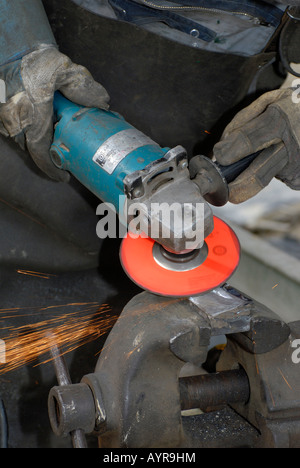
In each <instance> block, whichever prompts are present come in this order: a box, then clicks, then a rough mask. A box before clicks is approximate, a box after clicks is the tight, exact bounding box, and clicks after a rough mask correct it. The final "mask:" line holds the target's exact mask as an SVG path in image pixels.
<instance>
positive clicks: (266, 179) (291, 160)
mask: <svg viewBox="0 0 300 468" xmlns="http://www.w3.org/2000/svg"><path fill="white" fill-rule="evenodd" d="M294 97H295V90H293V89H290V88H289V89H280V90H276V91H271V92H269V93H266V94H264V95H263V96H261V97H260V98H259V99H258V100H256V101H255V102H254V103H253V104H251V105H250V106H249V107H247V108H245V109H244V110H242V111H241V112H240V113H238V114H237V115H236V117H235V118H234V119H233V121H232V122H231V123H230V124H229V125H228V126H227V128H226V129H225V131H224V134H223V136H222V139H221V141H220V142H219V143H217V144H216V145H215V147H214V156H215V158H216V160H217V162H219V163H220V164H222V165H224V166H227V165H229V164H232V163H234V162H236V161H239V160H241V159H243V158H244V157H246V156H248V155H250V154H253V153H256V152H257V151H260V150H264V151H262V153H261V154H260V155H259V156H258V157H257V158H256V160H255V161H254V162H253V163H252V164H251V165H250V166H249V167H248V168H247V169H246V170H245V171H244V172H243V173H242V174H241V175H240V176H239V177H238V178H237V179H236V180H235V181H234V182H232V183H231V184H229V201H231V202H232V203H236V204H237V203H242V202H244V201H246V200H248V199H249V198H251V197H253V196H254V195H256V194H257V193H258V192H260V191H261V190H262V189H263V188H264V187H266V186H267V185H268V184H269V183H270V182H271V180H272V179H273V177H277V178H278V179H280V180H281V181H283V182H285V183H286V184H287V185H288V186H289V187H291V188H292V189H295V190H300V104H297V102H296V100H295V99H294Z"/></svg>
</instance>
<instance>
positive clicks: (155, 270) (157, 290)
mask: <svg viewBox="0 0 300 468" xmlns="http://www.w3.org/2000/svg"><path fill="white" fill-rule="evenodd" d="M205 242H206V245H207V248H208V254H207V256H206V259H205V260H204V261H203V263H202V264H200V265H199V266H197V267H196V268H192V269H190V270H189V271H171V270H169V269H167V268H165V267H164V266H162V265H160V264H159V263H158V262H157V260H156V259H155V258H154V255H153V248H154V245H155V244H156V243H155V241H154V240H152V239H150V238H143V237H137V238H133V237H131V236H130V235H127V237H126V238H125V239H124V240H123V242H122V245H121V251H120V258H121V263H122V265H123V268H124V270H125V272H126V273H127V275H128V276H129V278H131V280H132V281H133V282H134V283H136V284H137V285H138V286H139V287H141V288H142V289H145V290H147V291H150V292H152V293H154V294H158V295H161V296H168V297H182V296H195V295H198V294H202V293H205V292H208V291H211V290H213V289H215V288H217V287H218V286H221V285H222V284H224V283H225V282H226V281H227V280H228V279H229V278H230V276H231V275H232V274H233V273H234V272H235V270H236V268H237V267H238V264H239V260H240V244H239V241H238V238H237V237H236V235H235V233H234V232H233V230H232V229H231V228H230V227H229V226H228V225H227V224H226V223H224V221H222V220H220V219H219V218H216V217H214V230H213V232H212V233H211V234H210V235H209V236H208V237H207V238H206V239H205Z"/></svg>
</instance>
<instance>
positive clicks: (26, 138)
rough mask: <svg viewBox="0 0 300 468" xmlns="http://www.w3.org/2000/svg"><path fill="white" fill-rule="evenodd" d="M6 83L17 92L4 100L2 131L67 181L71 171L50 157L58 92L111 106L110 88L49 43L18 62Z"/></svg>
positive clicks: (0, 108) (0, 120) (86, 102)
mask: <svg viewBox="0 0 300 468" xmlns="http://www.w3.org/2000/svg"><path fill="white" fill-rule="evenodd" d="M16 77H17V79H16ZM10 79H11V80H12V82H11V83H10V82H9V80H10ZM13 80H14V81H13ZM6 84H7V88H8V89H10V90H11V89H13V90H14V92H13V95H12V96H9V99H8V101H7V102H6V103H5V104H0V133H2V134H3V135H5V136H10V137H12V138H14V139H15V140H16V141H17V142H18V143H19V145H20V146H21V147H22V148H23V149H25V148H26V147H27V149H28V151H29V153H30V154H31V157H32V159H33V160H34V161H35V163H36V164H37V166H38V167H39V168H40V169H41V170H42V171H43V172H44V173H45V174H47V175H48V176H49V177H50V178H52V179H54V180H56V181H67V180H68V178H69V175H68V173H67V172H65V171H62V170H60V169H57V168H56V167H55V166H54V164H53V163H52V161H51V159H50V152H49V149H50V146H51V144H52V140H53V127H54V122H53V97H54V93H55V91H57V90H59V91H61V93H62V94H63V95H64V96H65V97H66V98H68V99H70V100H71V101H73V102H75V103H76V104H80V105H83V106H87V107H98V108H102V109H105V110H107V109H108V108H109V105H108V102H109V96H108V94H107V92H106V90H105V89H104V88H103V86H102V85H101V84H99V83H97V82H96V81H94V79H93V78H92V76H91V74H90V73H89V72H88V70H87V69H86V68H84V67H82V66H80V65H75V64H74V63H73V62H72V61H71V60H70V59H69V58H68V57H67V56H65V55H63V54H61V53H60V52H59V51H58V50H57V49H56V48H55V47H49V46H45V48H41V49H39V50H36V51H34V52H32V53H30V54H28V55H26V56H25V57H23V59H22V60H20V61H19V62H17V64H16V65H15V69H14V73H11V74H9V73H8V74H7V75H6Z"/></svg>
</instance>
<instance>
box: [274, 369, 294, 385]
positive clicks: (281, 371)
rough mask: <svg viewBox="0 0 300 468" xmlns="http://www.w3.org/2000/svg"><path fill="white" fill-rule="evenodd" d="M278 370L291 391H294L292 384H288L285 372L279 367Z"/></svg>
mask: <svg viewBox="0 0 300 468" xmlns="http://www.w3.org/2000/svg"><path fill="white" fill-rule="evenodd" d="M277 369H278V372H279V374H280V375H281V377H282V378H283V380H284V381H285V383H286V384H287V386H288V387H289V388H290V389H291V390H293V389H292V387H291V386H290V384H289V383H288V381H287V379H286V377H285V376H284V374H283V372H282V371H281V369H279V367H277Z"/></svg>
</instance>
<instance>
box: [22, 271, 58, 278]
mask: <svg viewBox="0 0 300 468" xmlns="http://www.w3.org/2000/svg"><path fill="white" fill-rule="evenodd" d="M17 273H19V274H21V275H28V276H35V277H37V278H42V279H50V276H56V275H52V274H51V273H41V272H39V271H30V270H17Z"/></svg>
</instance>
